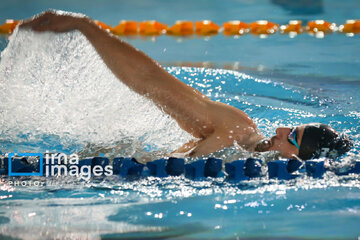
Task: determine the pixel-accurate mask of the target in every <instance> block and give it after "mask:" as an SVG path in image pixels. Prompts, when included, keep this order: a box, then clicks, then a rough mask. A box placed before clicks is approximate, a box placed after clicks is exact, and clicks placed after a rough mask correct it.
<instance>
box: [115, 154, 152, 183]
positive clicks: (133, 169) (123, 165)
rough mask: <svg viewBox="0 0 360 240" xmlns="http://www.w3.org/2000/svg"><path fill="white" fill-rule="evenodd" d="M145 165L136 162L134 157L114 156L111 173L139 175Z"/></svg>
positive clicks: (125, 175)
mask: <svg viewBox="0 0 360 240" xmlns="http://www.w3.org/2000/svg"><path fill="white" fill-rule="evenodd" d="M144 167H145V165H144V164H141V163H138V162H137V161H136V159H135V158H123V157H119V158H114V159H113V174H114V175H120V176H121V177H123V178H126V177H141V176H142V172H143V170H144Z"/></svg>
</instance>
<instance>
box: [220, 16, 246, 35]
mask: <svg viewBox="0 0 360 240" xmlns="http://www.w3.org/2000/svg"><path fill="white" fill-rule="evenodd" d="M248 31H249V24H247V23H244V22H241V21H236V20H235V21H229V22H226V23H224V34H225V35H241V34H244V33H247V32H248Z"/></svg>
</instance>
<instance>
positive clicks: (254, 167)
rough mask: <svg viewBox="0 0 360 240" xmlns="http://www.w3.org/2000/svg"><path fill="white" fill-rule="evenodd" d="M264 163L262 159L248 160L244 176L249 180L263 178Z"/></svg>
mask: <svg viewBox="0 0 360 240" xmlns="http://www.w3.org/2000/svg"><path fill="white" fill-rule="evenodd" d="M261 166H262V161H261V160H260V159H255V158H248V159H246V161H245V165H244V174H245V175H246V176H248V177H249V178H257V177H260V176H261Z"/></svg>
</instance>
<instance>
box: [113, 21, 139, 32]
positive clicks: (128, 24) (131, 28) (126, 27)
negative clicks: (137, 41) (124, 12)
mask: <svg viewBox="0 0 360 240" xmlns="http://www.w3.org/2000/svg"><path fill="white" fill-rule="evenodd" d="M111 32H112V33H114V34H116V35H135V34H137V33H138V24H137V22H136V21H128V20H122V21H120V22H119V25H117V26H115V27H113V28H112V30H111Z"/></svg>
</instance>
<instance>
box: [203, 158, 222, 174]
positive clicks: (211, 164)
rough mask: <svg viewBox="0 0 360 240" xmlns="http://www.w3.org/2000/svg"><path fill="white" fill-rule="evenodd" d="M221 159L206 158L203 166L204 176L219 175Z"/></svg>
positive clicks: (220, 172)
mask: <svg viewBox="0 0 360 240" xmlns="http://www.w3.org/2000/svg"><path fill="white" fill-rule="evenodd" d="M221 176H223V174H222V160H221V159H218V158H208V159H207V160H206V162H205V166H204V177H214V178H216V177H221Z"/></svg>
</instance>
